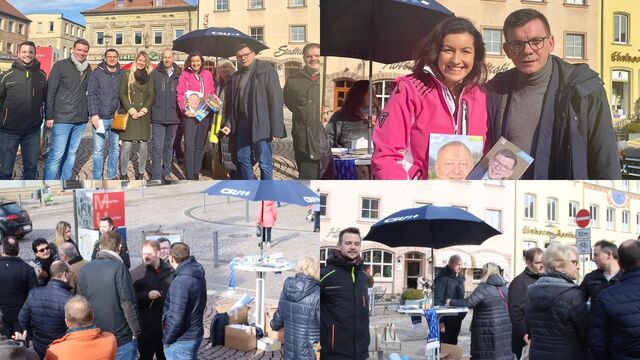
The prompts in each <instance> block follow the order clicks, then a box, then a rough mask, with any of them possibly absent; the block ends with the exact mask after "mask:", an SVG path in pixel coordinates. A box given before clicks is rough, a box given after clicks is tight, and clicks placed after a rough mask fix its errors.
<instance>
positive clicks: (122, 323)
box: [78, 250, 141, 346]
mask: <svg viewBox="0 0 640 360" xmlns="http://www.w3.org/2000/svg"><path fill="white" fill-rule="evenodd" d="M78 295H82V296H84V297H86V298H87V300H89V302H90V303H91V307H92V308H93V312H94V313H95V314H94V315H95V324H96V327H99V328H100V329H101V330H102V331H107V332H110V333H112V334H113V335H115V336H116V339H117V341H118V346H122V345H124V344H126V343H128V342H130V341H131V337H132V336H136V337H137V336H140V332H141V328H140V320H139V319H140V318H139V316H138V310H137V300H136V293H135V291H134V290H133V281H131V274H130V273H129V271H128V270H127V268H126V267H125V266H124V264H123V263H122V261H121V259H119V257H118V255H117V254H116V253H114V252H113V251H106V250H101V251H100V252H98V255H97V256H96V259H95V260H92V261H91V262H89V263H88V264H86V265H85V266H83V267H82V270H80V277H79V279H78Z"/></svg>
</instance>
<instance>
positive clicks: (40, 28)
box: [36, 22, 42, 33]
mask: <svg viewBox="0 0 640 360" xmlns="http://www.w3.org/2000/svg"><path fill="white" fill-rule="evenodd" d="M36 32H38V33H41V32H42V23H41V22H39V23H38V26H36Z"/></svg>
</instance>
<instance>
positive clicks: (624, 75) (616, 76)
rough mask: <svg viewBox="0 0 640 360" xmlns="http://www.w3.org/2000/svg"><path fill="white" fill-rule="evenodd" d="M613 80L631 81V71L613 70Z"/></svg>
mask: <svg viewBox="0 0 640 360" xmlns="http://www.w3.org/2000/svg"><path fill="white" fill-rule="evenodd" d="M611 80H612V81H619V82H629V72H628V71H612V72H611Z"/></svg>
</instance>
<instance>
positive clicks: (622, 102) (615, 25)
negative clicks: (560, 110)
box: [600, 0, 640, 125]
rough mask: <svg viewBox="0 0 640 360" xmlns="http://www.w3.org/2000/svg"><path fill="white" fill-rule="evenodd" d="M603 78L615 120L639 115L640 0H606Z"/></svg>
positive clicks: (604, 10)
mask: <svg viewBox="0 0 640 360" xmlns="http://www.w3.org/2000/svg"><path fill="white" fill-rule="evenodd" d="M601 16H602V29H601V31H602V54H601V56H602V65H603V66H602V70H601V71H600V72H601V74H602V80H603V81H604V86H605V89H606V90H607V94H608V95H609V103H610V105H611V112H612V114H613V118H614V122H615V123H616V124H620V125H624V124H625V123H626V122H627V121H629V120H638V119H640V2H639V1H628V0H605V1H603V8H602V15H601Z"/></svg>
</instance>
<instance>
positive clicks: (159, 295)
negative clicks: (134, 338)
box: [131, 240, 173, 360]
mask: <svg viewBox="0 0 640 360" xmlns="http://www.w3.org/2000/svg"><path fill="white" fill-rule="evenodd" d="M142 261H143V263H142V264H140V265H138V266H136V267H135V268H134V269H133V270H131V280H133V288H134V290H135V291H136V297H137V299H138V309H139V310H140V318H141V320H140V322H141V325H142V333H141V334H140V337H139V338H138V351H140V360H152V359H153V356H154V354H155V356H156V359H157V360H164V359H165V356H164V351H163V348H162V346H163V345H162V326H161V322H162V309H163V308H164V299H165V297H166V295H167V291H168V290H169V286H171V281H172V280H173V269H172V268H171V266H170V265H169V264H168V263H167V262H166V261H163V260H162V259H161V258H160V244H158V242H157V241H155V240H147V241H145V242H144V245H143V246H142Z"/></svg>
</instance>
